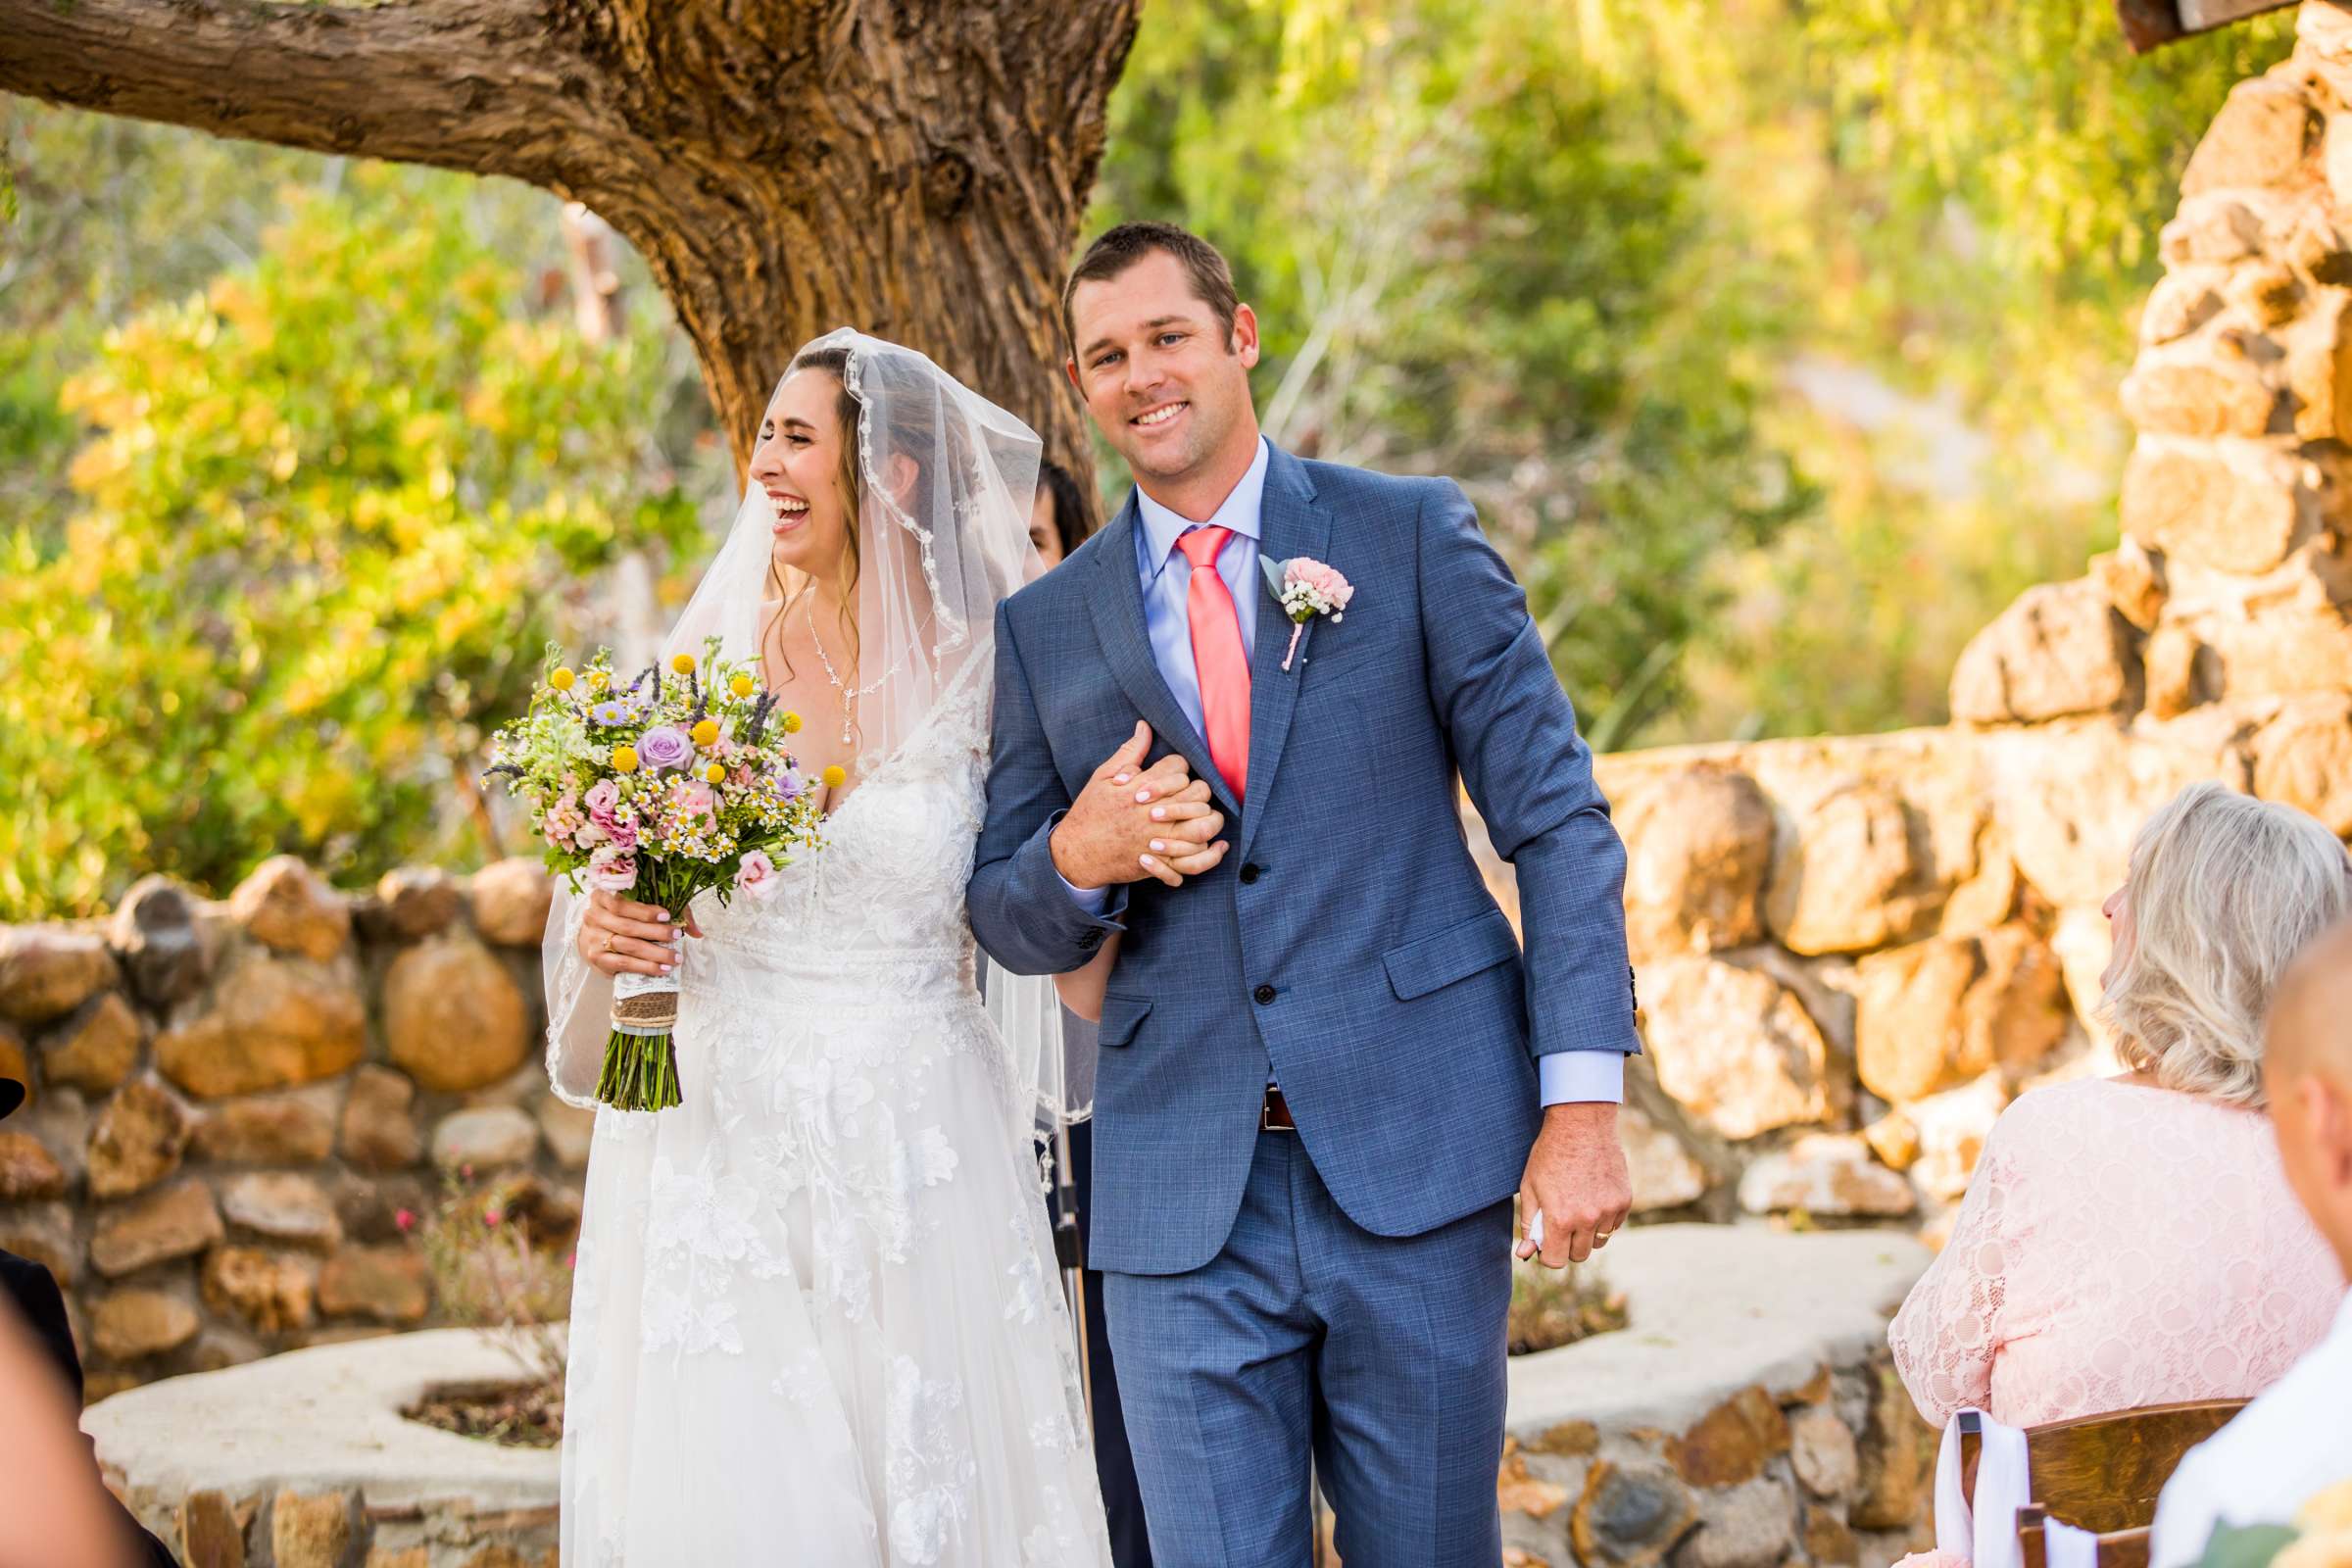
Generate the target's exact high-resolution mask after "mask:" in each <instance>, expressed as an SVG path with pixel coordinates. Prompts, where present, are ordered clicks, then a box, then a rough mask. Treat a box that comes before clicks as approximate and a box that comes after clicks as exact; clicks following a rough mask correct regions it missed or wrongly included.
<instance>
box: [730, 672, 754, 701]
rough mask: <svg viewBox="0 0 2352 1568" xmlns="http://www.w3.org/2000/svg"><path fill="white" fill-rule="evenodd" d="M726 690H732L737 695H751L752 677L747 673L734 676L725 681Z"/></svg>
mask: <svg viewBox="0 0 2352 1568" xmlns="http://www.w3.org/2000/svg"><path fill="white" fill-rule="evenodd" d="M727 690H729V691H731V692H733V693H734V694H735V695H736V696H738V697H749V696H751V695H752V677H751V676H749V675H738V676H736V677H735V678H734V679H733V680H731V681H729V682H727Z"/></svg>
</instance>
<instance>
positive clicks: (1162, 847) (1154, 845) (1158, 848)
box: [1152, 839, 1167, 850]
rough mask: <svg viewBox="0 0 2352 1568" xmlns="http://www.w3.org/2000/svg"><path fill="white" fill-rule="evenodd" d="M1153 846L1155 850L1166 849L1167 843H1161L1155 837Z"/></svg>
mask: <svg viewBox="0 0 2352 1568" xmlns="http://www.w3.org/2000/svg"><path fill="white" fill-rule="evenodd" d="M1152 848H1153V849H1155V850H1164V849H1166V848H1167V846H1166V845H1165V844H1162V843H1160V842H1159V840H1157V839H1153V840H1152Z"/></svg>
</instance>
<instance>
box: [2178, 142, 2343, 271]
mask: <svg viewBox="0 0 2352 1568" xmlns="http://www.w3.org/2000/svg"><path fill="white" fill-rule="evenodd" d="M2332 139H2333V138H2330V140H2332ZM2262 237H2263V224H2262V219H2261V217H2260V216H2259V215H2258V214H2257V213H2256V212H2255V211H2254V209H2253V208H2252V207H2250V206H2248V205H2247V204H2246V203H2244V202H2242V201H2239V200H2238V199H2237V198H2236V197H2234V196H2227V195H2220V194H2215V195H2209V196H2197V197H2191V198H2190V199H2188V200H2187V201H2184V202H2182V203H2181V204H2180V214H2179V215H2178V216H2177V217H2175V218H2174V219H2173V221H2171V222H2169V223H2167V224H2165V225H2164V228H2163V229H2162V230H2161V231H2160V232H2159V234H2158V236H2157V242H2156V245H2157V250H2158V252H2159V254H2161V255H2162V256H2163V258H2164V262H2165V265H2166V266H2167V267H2171V268H2176V269H2179V268H2186V267H2197V266H2206V267H2210V266H2214V265H2217V264H2220V263H2224V262H2234V261H2237V260H2239V259H2240V258H2241V257H2247V256H2251V255H2253V254H2254V253H2255V252H2256V251H2257V250H2258V249H2260V248H2261V246H2262Z"/></svg>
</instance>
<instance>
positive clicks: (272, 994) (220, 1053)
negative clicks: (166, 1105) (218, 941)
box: [155, 953, 368, 1099]
mask: <svg viewBox="0 0 2352 1568" xmlns="http://www.w3.org/2000/svg"><path fill="white" fill-rule="evenodd" d="M367 1030H368V1019H367V1009H366V1007H365V1006H364V1005H363V1004H362V1003H361V1001H360V994H359V992H358V990H357V989H355V988H354V987H353V986H352V985H351V984H350V982H349V981H348V980H346V979H345V978H344V977H343V976H342V975H341V974H339V973H338V972H337V971H335V970H332V969H328V968H324V967H321V966H320V965H318V964H315V963H311V962H308V961H306V960H303V959H299V958H278V957H271V956H268V955H265V954H260V953H247V954H244V955H242V956H240V957H239V958H238V960H237V961H236V962H235V963H233V964H232V965H231V966H230V967H229V968H228V970H227V971H226V972H225V973H223V974H222V975H221V978H220V980H219V981H218V982H217V983H216V984H215V985H214V987H213V992H212V996H211V999H210V1005H209V1006H207V1007H206V1008H204V1009H203V1010H202V1011H200V1012H198V1013H197V1014H196V1015H195V1016H193V1017H190V1018H187V1019H185V1020H184V1021H182V1022H179V1023H176V1024H174V1025H173V1026H172V1028H169V1029H167V1030H165V1031H164V1033H163V1034H162V1035H161V1036H160V1037H159V1038H158V1039H157V1040H156V1043H155V1059H156V1064H157V1065H158V1066H159V1067H161V1068H162V1069H163V1070H164V1072H165V1073H166V1074H167V1075H168V1076H170V1078H171V1079H172V1082H174V1083H176V1084H178V1085H179V1086H180V1087H181V1088H183V1089H186V1090H187V1091H188V1092H189V1093H191V1094H195V1095H201V1096H204V1097H206V1098H208V1099H212V1098H217V1097H220V1096H223V1095H249V1094H252V1093H254V1092H255V1091H257V1090H263V1089H285V1088H290V1087H292V1086H293V1085H295V1084H302V1083H309V1082H311V1081H313V1080H314V1079H319V1078H331V1077H333V1076H334V1075H335V1074H337V1073H340V1072H348V1071H349V1070H350V1069H351V1068H352V1066H353V1065H354V1064H356V1063H357V1062H358V1061H359V1059H360V1058H361V1056H362V1055H364V1054H366V1052H367V1049H368V1032H367Z"/></svg>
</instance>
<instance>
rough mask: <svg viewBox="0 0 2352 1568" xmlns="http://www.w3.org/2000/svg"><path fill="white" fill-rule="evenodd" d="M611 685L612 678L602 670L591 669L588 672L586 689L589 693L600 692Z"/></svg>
mask: <svg viewBox="0 0 2352 1568" xmlns="http://www.w3.org/2000/svg"><path fill="white" fill-rule="evenodd" d="M611 684H613V677H612V676H610V675H608V674H606V673H605V672H604V671H603V670H601V669H592V670H590V671H589V672H588V689H589V690H590V691H592V692H601V691H603V690H604V689H605V688H606V687H607V686H610V685H611Z"/></svg>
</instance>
